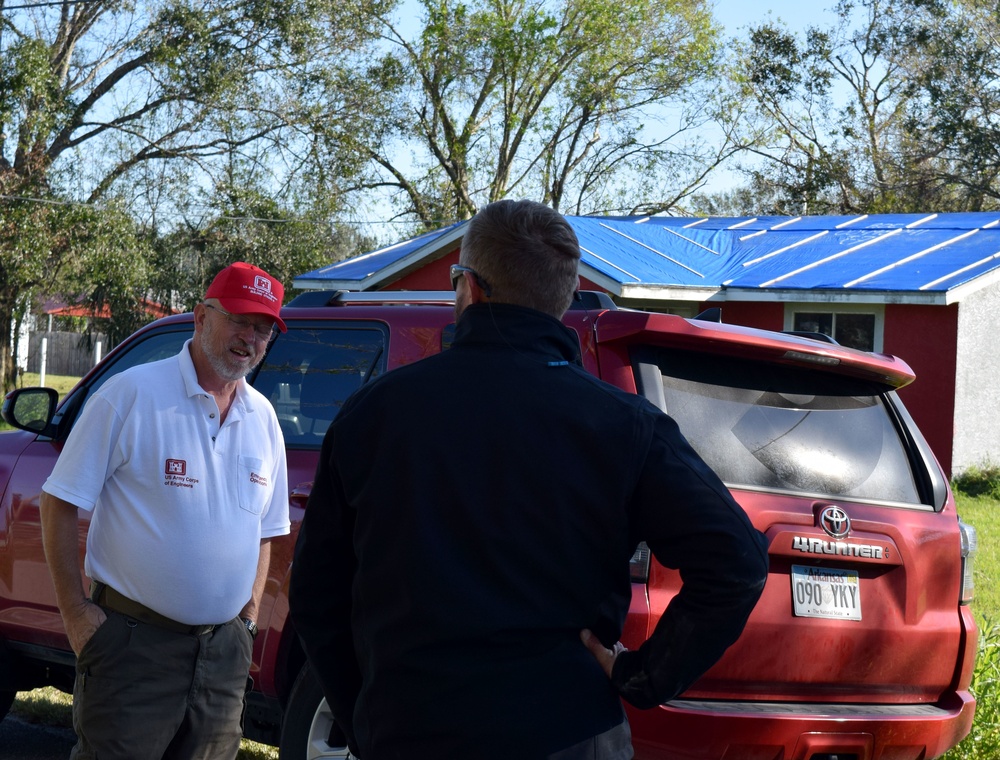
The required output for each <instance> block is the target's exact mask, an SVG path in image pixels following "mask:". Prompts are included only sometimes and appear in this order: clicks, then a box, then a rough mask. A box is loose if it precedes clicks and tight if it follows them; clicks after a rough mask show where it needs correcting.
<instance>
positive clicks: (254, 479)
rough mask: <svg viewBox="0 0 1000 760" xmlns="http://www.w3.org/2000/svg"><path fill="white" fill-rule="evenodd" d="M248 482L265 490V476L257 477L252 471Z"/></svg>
mask: <svg viewBox="0 0 1000 760" xmlns="http://www.w3.org/2000/svg"><path fill="white" fill-rule="evenodd" d="M250 482H251V483H253V484H254V485H258V486H264V487H265V488H267V476H265V475H258V474H257V473H256V472H254V471H253V470H251V471H250Z"/></svg>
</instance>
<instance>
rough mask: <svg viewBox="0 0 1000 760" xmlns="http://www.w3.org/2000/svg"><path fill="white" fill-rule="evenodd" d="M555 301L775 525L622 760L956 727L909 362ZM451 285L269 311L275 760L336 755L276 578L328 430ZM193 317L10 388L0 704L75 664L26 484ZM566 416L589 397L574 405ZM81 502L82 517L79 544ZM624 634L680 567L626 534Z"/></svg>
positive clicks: (941, 567) (262, 699)
mask: <svg viewBox="0 0 1000 760" xmlns="http://www.w3.org/2000/svg"><path fill="white" fill-rule="evenodd" d="M584 296H585V297H584V298H583V299H582V300H581V301H580V302H578V303H577V304H575V306H574V309H573V310H571V311H570V312H569V313H567V315H566V317H565V320H564V321H565V322H566V324H567V325H568V326H569V327H571V328H573V329H574V330H575V331H576V333H577V334H578V336H579V339H580V348H581V356H582V360H583V364H584V366H585V367H586V369H588V370H589V371H590V372H592V373H594V374H595V375H598V376H600V377H602V378H604V379H605V380H607V381H609V382H611V383H613V384H615V385H617V386H619V387H621V388H624V389H626V390H628V391H631V392H634V393H641V394H643V395H644V396H646V397H647V398H649V399H650V400H651V401H652V402H653V403H655V404H656V405H657V406H659V407H660V408H662V409H664V410H665V411H666V412H668V413H669V414H671V415H672V416H673V417H674V418H675V419H676V420H677V422H678V423H679V424H680V427H681V429H682V430H683V431H684V433H685V434H686V435H687V437H688V439H689V440H690V441H691V443H692V445H693V446H694V447H695V448H696V449H697V450H698V452H699V453H700V454H701V455H702V457H704V458H705V460H706V461H707V462H708V463H709V464H710V465H711V466H712V467H713V468H714V469H715V470H716V471H717V472H718V473H719V475H720V476H721V477H722V479H723V480H724V481H725V482H726V484H727V485H728V486H729V488H730V489H731V490H732V492H733V494H734V496H735V497H736V499H737V501H739V502H740V504H742V506H743V507H744V509H746V511H747V513H748V514H749V515H750V518H751V519H752V521H753V523H754V525H755V526H756V527H757V528H758V529H760V530H761V531H763V532H764V533H765V534H766V535H767V537H768V540H769V552H770V574H769V577H768V580H767V585H766V587H765V590H764V593H763V596H762V598H761V600H760V603H759V604H758V605H757V608H756V609H755V611H754V612H753V614H752V615H751V617H750V620H749V623H748V625H747V627H746V630H745V631H744V633H743V635H742V636H741V638H740V639H739V641H737V643H736V644H735V645H733V646H732V647H731V648H730V649H729V651H727V652H726V654H725V655H724V657H723V658H722V660H721V661H720V662H719V663H718V664H716V665H715V666H714V667H713V668H712V669H711V670H710V671H709V672H708V673H706V674H705V675H704V677H702V678H701V679H700V680H699V681H698V682H697V683H696V684H695V685H694V686H693V687H692V688H691V689H690V690H689V691H687V692H686V693H685V694H683V695H682V696H681V698H679V699H676V700H673V701H671V702H669V703H667V704H664V705H661V706H660V707H658V708H656V709H653V710H647V711H637V710H633V709H631V708H629V719H630V721H631V723H632V730H633V738H634V746H635V751H636V757H638V758H673V759H676V758H690V759H692V760H693V759H695V758H699V759H701V758H704V759H706V760H707V759H709V758H711V759H713V760H722V759H725V760H765V759H766V760H833V759H834V758H836V760H889V759H890V758H891V760H918V759H923V758H931V757H936V756H938V755H939V754H941V753H943V752H944V751H946V750H947V749H948V748H950V747H952V746H953V745H955V744H957V743H958V742H959V740H961V739H962V737H964V736H965V735H966V733H968V731H969V729H970V726H971V724H972V716H973V711H974V708H975V702H974V700H973V698H972V696H971V694H970V693H969V682H970V679H971V676H972V671H973V664H974V658H975V652H976V628H975V623H974V621H973V617H972V615H971V613H970V610H969V607H968V603H969V601H970V599H971V591H972V584H971V579H972V568H971V560H972V551H973V548H974V546H975V534H974V532H973V531H972V529H971V528H970V527H968V526H966V525H964V524H963V523H961V522H960V521H959V519H958V517H957V515H956V512H955V504H954V501H953V500H952V496H951V492H950V490H949V487H948V481H947V479H946V477H945V476H944V474H943V473H942V471H941V469H940V468H939V466H938V465H937V463H936V461H935V459H934V456H933V455H932V453H931V451H930V449H929V448H928V445H927V443H926V441H925V440H924V439H923V437H922V436H921V434H920V432H919V430H917V428H916V426H915V425H914V423H913V420H912V419H911V418H910V416H909V414H907V412H906V409H905V408H904V407H903V405H902V403H901V402H900V400H899V398H898V396H897V395H896V390H897V389H898V388H900V387H902V386H904V385H906V384H907V383H909V382H911V381H912V380H913V374H912V372H911V371H910V369H909V368H908V367H907V365H906V364H905V363H904V362H902V361H900V360H899V359H896V358H894V357H891V356H886V355H880V354H870V353H864V352H860V351H855V350H851V349H847V348H843V347H840V346H838V345H836V344H833V343H830V342H828V341H824V340H821V338H823V336H805V335H795V334H782V333H773V332H766V331H762V330H755V329H750V328H745V327H737V326H731V325H725V324H721V323H719V322H718V321H714V320H712V319H710V318H708V317H707V315H706V316H705V317H702V318H695V319H682V318H680V317H676V316H669V315H665V314H652V313H646V312H641V311H631V310H625V309H616V308H615V307H614V304H613V303H612V302H611V301H610V299H608V298H607V297H606V296H603V295H600V294H596V293H589V294H584ZM452 297H453V294H450V293H449V294H438V293H424V294H420V293H388V292H382V293H374V294H343V293H320V292H312V293H306V294H304V295H302V296H299V297H298V298H296V299H295V300H294V301H293V302H292V303H291V304H289V305H288V306H287V307H285V309H284V310H283V312H282V317H283V319H284V320H285V322H286V323H287V324H288V328H289V329H288V332H287V333H286V334H282V335H278V336H277V337H276V338H275V340H274V342H273V343H272V345H271V346H270V347H269V351H268V354H267V357H266V358H265V360H264V362H263V363H262V364H261V366H260V367H259V369H258V370H257V371H256V372H255V373H254V374H253V375H252V376H251V378H250V379H251V381H252V383H253V384H254V386H255V387H257V388H258V389H259V390H260V391H262V392H263V393H264V395H265V396H268V397H269V398H270V399H271V402H272V403H273V404H274V407H275V409H276V410H277V413H278V417H279V419H280V421H281V425H282V428H283V430H284V434H285V443H286V446H287V449H288V467H289V482H290V484H292V492H291V494H290V499H291V506H292V525H293V527H292V533H291V535H290V536H288V537H285V538H282V539H276V540H275V542H274V543H273V544H272V552H273V553H272V562H271V571H270V577H269V579H268V583H267V589H266V591H265V595H264V599H263V602H262V605H261V609H260V619H259V626H260V632H261V633H260V635H259V636H258V638H257V641H256V644H255V648H254V665H253V671H252V675H253V678H254V682H255V684H256V686H255V691H254V692H253V693H252V694H251V697H250V704H249V706H248V712H247V719H246V735H247V736H248V737H249V738H253V739H256V740H258V741H264V742H268V743H271V744H276V745H279V746H280V748H281V757H282V758H283V760H287V759H288V758H295V760H299V759H300V758H305V757H309V758H318V757H343V756H344V755H345V753H346V751H345V750H344V749H343V748H331V747H329V746H327V744H326V738H327V735H328V732H329V731H330V728H331V721H330V717H329V713H328V711H327V710H326V708H325V703H324V702H323V700H322V695H321V694H320V691H319V688H318V685H317V683H316V681H315V679H314V677H313V675H312V673H311V671H310V669H309V667H308V664H307V662H306V660H305V657H304V656H303V654H302V650H301V648H300V646H299V643H298V639H297V637H296V635H295V631H294V630H293V629H292V626H291V623H290V621H289V618H288V599H287V589H288V576H289V568H290V563H291V559H292V548H293V545H294V542H295V535H296V529H297V527H298V525H299V522H300V520H301V518H302V510H303V508H304V506H305V501H306V497H307V495H308V492H309V487H310V480H311V479H312V477H313V473H314V471H315V467H316V460H317V456H318V452H319V447H320V443H321V441H322V439H323V435H324V433H325V432H326V429H327V427H328V425H329V424H330V421H331V420H332V419H333V418H334V417H335V416H336V414H337V411H338V410H339V408H340V405H341V404H342V403H343V401H344V399H346V398H347V396H348V395H349V394H350V393H351V392H352V391H353V390H355V389H356V388H358V387H359V386H361V385H362V384H363V383H365V382H367V381H368V380H370V379H371V378H373V377H375V376H377V375H380V374H382V373H384V372H388V371H390V370H392V369H393V368H394V367H398V366H400V365H402V364H407V363H410V362H413V361H416V360H418V359H420V358H422V357H425V356H428V355H430V354H433V353H435V352H437V351H440V350H443V349H446V348H447V347H448V345H449V343H450V339H451V335H452V331H453V328H454V325H453V318H454V317H453V309H452V306H451V302H450V301H451V298H452ZM191 332H192V326H191V315H180V316H176V317H168V318H166V319H162V320H160V321H158V322H155V323H153V324H151V325H149V326H147V327H145V328H143V329H142V330H140V331H138V332H137V333H136V334H135V335H133V336H132V337H130V338H129V339H128V340H126V341H125V342H123V343H122V344H121V345H120V346H118V347H117V348H116V349H115V350H114V351H113V352H111V353H110V354H109V355H108V356H107V357H106V358H105V359H104V361H102V362H101V363H100V364H99V365H98V366H97V367H95V368H94V370H93V371H91V372H90V373H89V374H88V375H87V376H86V377H84V378H83V380H82V381H81V382H80V383H79V385H77V386H76V388H75V389H74V390H73V391H72V392H71V393H70V394H68V396H67V397H66V399H65V400H64V401H63V402H62V403H61V404H59V405H58V406H57V405H56V396H55V392H54V391H50V390H47V389H32V388H26V389H21V390H18V391H14V392H13V393H11V394H9V395H8V397H7V399H6V400H5V402H4V406H3V416H4V419H5V420H7V421H8V422H9V423H11V424H12V425H14V426H15V427H19V428H20V430H18V431H14V432H9V433H5V434H3V435H0V482H2V489H3V497H2V501H0V716H2V715H3V714H4V713H5V712H6V710H7V708H8V707H9V704H10V702H11V700H12V699H13V697H14V694H15V692H17V691H18V690H24V689H31V688H34V687H37V686H41V685H46V684H54V685H56V686H59V687H61V688H64V689H67V690H68V689H70V688H71V686H72V681H73V678H72V675H73V665H74V658H73V654H72V652H71V651H70V648H69V646H68V643H67V640H66V636H65V634H64V632H63V629H62V622H61V620H60V617H59V612H58V610H57V609H56V603H55V595H54V592H53V590H52V585H51V582H50V580H49V574H48V570H47V568H46V565H45V559H44V556H43V552H42V543H41V535H40V526H39V518H38V496H39V492H40V490H41V485H42V483H43V482H44V481H45V479H46V477H47V476H48V473H49V471H50V469H51V467H52V464H53V462H54V461H55V458H56V457H57V456H58V454H59V451H60V449H61V447H62V442H63V441H64V440H65V439H66V436H67V434H68V433H69V430H70V428H71V427H72V425H73V423H74V421H75V419H76V417H77V415H78V413H79V411H80V408H81V406H82V405H83V403H84V401H85V400H86V399H87V397H88V396H89V395H90V394H91V393H92V392H93V390H94V389H95V388H97V387H98V386H100V385H101V383H103V382H104V381H105V380H107V379H108V378H109V377H110V376H112V375H113V374H115V373H116V372H120V371H121V370H123V369H125V368H127V367H130V366H133V365H135V364H139V363H142V362H148V361H151V360H154V359H159V358H163V357H166V356H169V355H172V354H174V353H176V352H177V351H178V350H179V349H180V347H181V345H182V344H183V342H184V341H185V340H186V339H187V338H188V337H189V336H190V335H191ZM581 413H585V411H584V410H581ZM86 520H87V515H86V514H85V513H81V526H80V546H81V550H82V548H83V546H84V537H85V532H86V527H87V526H86ZM632 573H633V582H634V583H633V587H632V591H633V593H632V602H631V608H630V611H629V615H628V619H627V622H626V627H625V631H624V634H623V637H622V640H623V642H624V643H625V645H626V646H628V647H636V646H638V644H639V643H640V642H641V641H642V640H643V639H645V637H646V635H647V633H648V632H649V631H651V630H652V628H653V627H654V626H655V624H656V622H657V620H658V619H659V616H660V614H661V612H662V611H663V609H664V608H665V607H666V605H667V602H668V601H669V600H670V599H671V597H672V596H673V595H674V594H675V593H676V591H677V589H678V587H679V585H680V580H679V578H678V576H677V574H676V573H675V572H673V571H671V570H668V569H666V568H664V567H662V566H660V565H658V564H657V563H656V561H655V560H653V559H651V558H650V556H649V554H648V552H646V551H644V550H643V549H642V548H641V547H640V549H639V551H637V552H636V555H635V556H634V557H633V560H632Z"/></svg>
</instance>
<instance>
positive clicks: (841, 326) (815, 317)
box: [792, 311, 877, 351]
mask: <svg viewBox="0 0 1000 760" xmlns="http://www.w3.org/2000/svg"><path fill="white" fill-rule="evenodd" d="M875 316H876V315H875V314H873V313H867V314H866V313H864V312H854V311H846V312H845V311H796V312H794V313H793V318H792V329H793V330H795V331H796V332H815V333H823V334H824V335H829V336H830V337H831V338H833V339H834V340H835V341H837V342H838V343H839V344H840V345H842V346H848V347H849V348H858V349H861V350H862V351H875V350H876V337H877V336H876V319H875Z"/></svg>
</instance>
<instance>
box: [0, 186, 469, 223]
mask: <svg viewBox="0 0 1000 760" xmlns="http://www.w3.org/2000/svg"><path fill="white" fill-rule="evenodd" d="M0 201H25V202H28V203H41V204H45V205H49V206H82V207H84V208H92V209H95V210H97V211H101V210H103V209H102V207H101V206H98V205H97V204H95V203H85V202H83V201H59V200H53V199H51V198H31V197H27V196H23V195H3V194H0ZM211 211H212V210H211V208H209V207H204V208H203V209H202V213H205V212H211ZM157 216H162V217H169V218H183V217H184V216H185V215H184V214H183V213H182V212H180V211H164V212H157ZM218 218H219V219H222V220H224V221H227V222H268V223H274V224H288V223H290V222H311V223H313V224H323V225H329V224H330V223H331V221H330V220H324V219H308V218H305V217H297V218H294V219H287V218H286V219H270V218H267V217H260V216H230V215H229V214H219V215H218ZM456 221H457V220H455V219H452V220H447V219H444V220H442V219H436V220H435V221H434V223H435V224H440V225H441V226H447V225H449V224H454V223H455V222H456ZM332 223H333V224H342V225H345V226H347V225H349V226H359V227H363V226H366V225H390V224H404V225H413V224H418V223H419V220H416V219H373V220H366V219H334V220H332Z"/></svg>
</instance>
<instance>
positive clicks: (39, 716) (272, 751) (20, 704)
mask: <svg viewBox="0 0 1000 760" xmlns="http://www.w3.org/2000/svg"><path fill="white" fill-rule="evenodd" d="M10 711H11V714H12V715H16V716H18V717H19V718H20V719H21V720H23V721H25V722H26V723H36V724H40V725H43V726H57V727H59V728H70V727H71V726H72V725H73V697H72V696H71V695H69V694H64V693H63V692H61V691H59V690H58V689H54V688H52V687H51V686H49V687H46V688H43V689H35V690H34V691H27V692H21V693H20V694H18V695H17V699H16V700H14V705H13V707H11V710H10ZM236 758H237V760H277V758H278V748H277V747H269V746H268V745H266V744H258V743H257V742H251V741H247V740H246V739H244V740H243V741H242V742H241V744H240V751H239V754H237V755H236Z"/></svg>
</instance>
